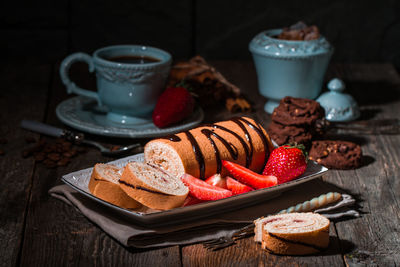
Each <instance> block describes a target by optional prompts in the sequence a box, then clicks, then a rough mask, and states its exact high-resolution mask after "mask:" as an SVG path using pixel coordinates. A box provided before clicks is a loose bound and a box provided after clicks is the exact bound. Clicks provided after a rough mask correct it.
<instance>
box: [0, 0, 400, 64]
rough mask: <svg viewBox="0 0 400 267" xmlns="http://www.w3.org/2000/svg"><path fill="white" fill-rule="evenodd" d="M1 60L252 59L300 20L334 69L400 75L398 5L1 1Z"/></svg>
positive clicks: (317, 0) (387, 0)
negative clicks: (352, 66)
mask: <svg viewBox="0 0 400 267" xmlns="http://www.w3.org/2000/svg"><path fill="white" fill-rule="evenodd" d="M1 2H2V3H1V4H0V31H1V32H0V36H1V39H2V41H1V44H0V46H1V47H0V48H1V51H3V52H5V53H4V54H3V56H2V59H3V60H26V59H31V58H33V59H34V60H39V61H44V62H57V61H59V60H61V59H62V58H64V57H65V56H66V55H68V54H69V53H71V52H75V51H83V52H88V53H92V52H93V51H94V50H95V49H96V48H99V47H102V46H106V45H111V44H145V45H152V46H156V47H160V48H163V49H165V50H168V51H169V52H170V53H172V55H173V57H174V58H175V59H186V58H189V57H191V56H193V55H195V54H199V55H201V56H203V57H205V58H206V59H207V60H214V59H248V60H250V59H251V57H250V53H249V52H248V48H247V46H248V43H249V42H250V40H251V39H252V37H253V36H255V35H256V34H257V33H259V32H260V31H262V30H266V29H270V28H280V27H284V26H289V25H291V24H293V23H295V22H297V21H299V20H303V21H305V22H306V23H308V24H315V25H317V26H318V27H319V28H320V30H321V32H322V33H323V34H324V35H325V36H326V37H327V39H328V40H329V41H330V42H331V43H332V44H333V45H334V46H335V48H336V50H335V53H334V56H333V59H332V61H333V62H340V63H368V62H390V63H392V64H394V65H395V67H396V68H397V70H399V69H400V1H397V0H380V1H364V0H353V1H349V0H339V1H332V0H329V1H327V0H313V1H294V0H286V1H270V0H262V1H261V0H253V1H244V0H238V1H228V0H223V1H209V0H205V1H200V0H187V1H184V0H180V1H162V0H151V1H132V0H129V1H126V0H125V1H123V0H116V1H105V0H99V1H88V0H43V1H18V0H17V1H1Z"/></svg>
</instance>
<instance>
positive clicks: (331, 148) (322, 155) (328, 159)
mask: <svg viewBox="0 0 400 267" xmlns="http://www.w3.org/2000/svg"><path fill="white" fill-rule="evenodd" d="M308 158H309V159H310V160H314V161H316V162H318V163H319V164H321V165H323V166H325V167H327V168H331V169H340V170H349V169H356V168H358V167H360V166H361V163H362V162H361V159H362V150H361V147H360V146H359V145H357V144H355V143H352V142H348V141H332V140H322V141H313V142H312V145H311V149H310V152H309V157H308Z"/></svg>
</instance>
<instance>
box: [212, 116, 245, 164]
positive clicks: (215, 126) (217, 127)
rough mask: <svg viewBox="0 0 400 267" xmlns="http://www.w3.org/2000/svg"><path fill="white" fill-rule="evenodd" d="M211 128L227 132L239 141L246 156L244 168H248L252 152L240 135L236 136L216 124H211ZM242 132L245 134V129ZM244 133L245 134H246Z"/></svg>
mask: <svg viewBox="0 0 400 267" xmlns="http://www.w3.org/2000/svg"><path fill="white" fill-rule="evenodd" d="M211 127H213V128H216V129H220V130H223V131H225V132H228V133H230V134H232V135H233V136H235V137H236V138H237V139H238V140H239V142H240V143H241V144H242V146H243V149H244V152H245V154H246V168H248V167H249V166H250V164H251V160H252V152H250V150H249V146H248V145H247V144H246V142H245V141H244V140H243V138H242V137H241V136H240V135H238V134H237V133H235V132H234V131H232V130H229V129H228V128H226V127H224V126H221V125H218V124H213V125H212V126H211ZM242 129H243V128H242ZM244 130H245V131H246V132H247V130H246V128H244ZM246 132H245V134H246ZM251 147H252V145H251ZM235 149H236V151H237V148H236V147H235Z"/></svg>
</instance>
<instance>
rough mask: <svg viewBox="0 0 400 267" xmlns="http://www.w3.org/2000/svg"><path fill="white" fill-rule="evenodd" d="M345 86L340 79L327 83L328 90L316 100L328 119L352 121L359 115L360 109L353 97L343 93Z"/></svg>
mask: <svg viewBox="0 0 400 267" xmlns="http://www.w3.org/2000/svg"><path fill="white" fill-rule="evenodd" d="M345 88H346V86H345V84H344V82H343V81H342V80H340V79H337V78H335V79H332V80H331V81H330V82H329V83H328V89H329V92H326V93H323V94H322V95H320V96H319V97H318V98H317V101H318V102H319V103H320V104H321V106H322V107H323V108H324V109H325V117H326V119H327V120H329V121H352V120H355V119H357V118H358V117H359V116H360V109H359V107H358V104H357V102H356V101H355V100H354V98H353V97H352V96H351V95H349V94H346V93H344V90H345Z"/></svg>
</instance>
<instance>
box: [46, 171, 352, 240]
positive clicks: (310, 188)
mask: <svg viewBox="0 0 400 267" xmlns="http://www.w3.org/2000/svg"><path fill="white" fill-rule="evenodd" d="M335 191H336V192H341V190H340V189H339V188H337V187H335V186H333V185H332V184H329V183H326V182H323V181H322V180H321V179H315V180H312V181H309V182H307V183H304V184H301V185H299V186H297V187H295V188H293V189H291V190H288V191H285V192H283V193H282V194H281V195H279V196H277V197H276V198H273V199H270V200H267V201H265V202H262V203H258V204H255V205H252V206H248V207H246V208H242V209H238V210H234V211H230V212H226V213H223V211H221V213H220V214H217V215H212V216H210V217H206V218H202V219H196V220H193V221H187V222H184V223H180V224H178V223H174V222H172V223H169V224H166V225H164V226H163V225H161V226H151V225H148V226H143V225H138V224H135V223H134V222H132V221H130V220H129V218H125V217H122V216H121V215H119V214H117V213H116V212H114V211H113V210H112V209H111V208H109V207H106V206H104V205H102V204H100V203H98V202H96V201H94V200H92V199H90V198H88V197H86V196H84V195H82V194H81V193H79V192H77V191H76V190H74V189H72V188H71V187H69V186H68V185H59V186H55V187H53V188H52V189H50V190H49V193H50V195H52V196H53V197H55V198H57V199H60V200H62V201H64V202H65V203H67V204H70V205H72V206H74V207H75V208H77V209H78V210H79V211H80V212H81V213H82V214H83V215H84V216H86V217H87V218H88V219H89V220H90V221H92V222H93V223H95V224H96V225H97V226H99V227H100V228H101V229H102V230H103V231H105V232H106V233H107V234H109V235H110V236H112V237H113V238H115V239H116V240H118V241H119V242H120V243H121V244H122V245H124V246H132V247H137V248H150V247H165V246H172V245H187V244H194V243H199V242H204V241H207V240H210V239H214V238H219V237H222V236H226V235H228V234H230V233H233V232H234V231H236V230H238V229H240V228H241V227H243V226H244V225H246V224H249V223H252V222H253V220H255V219H257V218H259V217H261V216H266V215H270V214H274V213H277V212H279V211H281V210H283V209H287V208H289V207H290V206H294V205H296V204H298V203H302V202H304V201H306V200H311V199H312V198H314V197H318V196H320V195H321V194H325V193H328V192H335ZM327 212H330V210H329V209H328V210H327ZM332 212H333V214H332ZM349 215H350V216H357V215H358V213H357V212H356V211H350V212H349V211H344V212H343V210H340V211H338V210H337V209H334V210H333V211H331V214H330V216H332V217H331V218H340V217H343V216H349Z"/></svg>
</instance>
